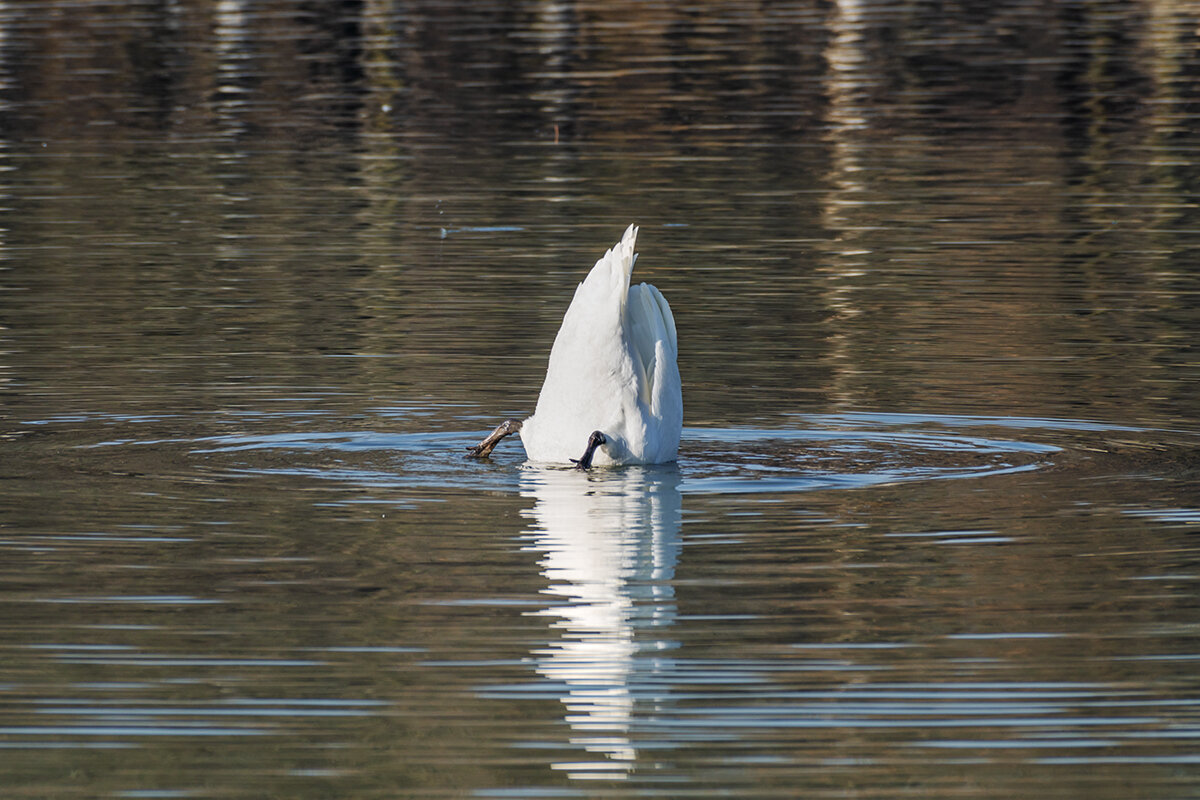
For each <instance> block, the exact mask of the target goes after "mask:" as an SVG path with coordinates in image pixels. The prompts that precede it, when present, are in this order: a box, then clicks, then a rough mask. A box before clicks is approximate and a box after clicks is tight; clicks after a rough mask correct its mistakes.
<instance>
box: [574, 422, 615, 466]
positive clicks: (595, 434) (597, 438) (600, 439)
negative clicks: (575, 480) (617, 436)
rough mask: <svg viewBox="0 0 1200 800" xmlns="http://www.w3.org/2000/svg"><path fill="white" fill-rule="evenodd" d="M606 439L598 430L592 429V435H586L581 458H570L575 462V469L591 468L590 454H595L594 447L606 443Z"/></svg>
mask: <svg viewBox="0 0 1200 800" xmlns="http://www.w3.org/2000/svg"><path fill="white" fill-rule="evenodd" d="M607 442H608V439H606V438H604V434H603V433H601V432H600V431H592V435H591V436H589V437H588V446H587V450H585V451H584V453H583V458H572V459H571V461H572V462H573V463H574V464H575V469H591V468H592V456H594V455H595V454H596V448H597V447H599V446H600V445H602V444H606V443H607Z"/></svg>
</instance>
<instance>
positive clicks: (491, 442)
mask: <svg viewBox="0 0 1200 800" xmlns="http://www.w3.org/2000/svg"><path fill="white" fill-rule="evenodd" d="M520 430H521V420H519V419H506V420H504V422H501V423H500V424H499V425H497V426H496V430H494V431H492V432H491V433H489V434H488V435H487V438H486V439H484V440H483V441H482V442H480V443H479V444H477V445H475V446H474V447H468V448H467V458H487V457H488V456H490V455H491V454H492V451H493V450H495V449H496V445H498V444H500V440H501V439H503V438H504V437H505V436H509V435H511V434H514V433H517V432H518V431H520Z"/></svg>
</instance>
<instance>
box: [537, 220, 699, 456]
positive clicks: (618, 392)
mask: <svg viewBox="0 0 1200 800" xmlns="http://www.w3.org/2000/svg"><path fill="white" fill-rule="evenodd" d="M637 233H638V229H637V228H636V227H635V226H633V225H630V226H629V228H628V229H626V231H625V235H624V236H623V237H621V241H620V242H619V243H617V245H616V246H614V247H613V248H612V249H611V250H609V251H608V252H607V253H605V254H604V257H603V258H601V259H600V260H599V261H597V262H596V266H594V267H592V271H591V272H590V273H588V276H587V278H585V279H584V281H583V283H581V284H579V288H577V289H576V290H575V297H574V298H573V299H572V300H571V305H570V307H569V308H568V309H567V313H566V315H565V316H564V317H563V321H562V327H561V328H559V331H558V335H557V336H556V337H555V339H554V346H553V347H552V348H551V350H550V364H549V366H548V367H547V369H546V381H545V383H543V384H542V392H541V394H540V395H539V396H538V402H537V409H536V410H535V411H534V413H533V416H531V417H530V418H529V419H527V420H525V421H524V423H522V426H521V440H522V442H524V444H525V453H526V455H527V456H528V457H529V460H531V461H538V462H548V463H569V460H570V459H572V458H578V457H579V456H581V455H582V454H583V451H584V449H585V448H586V446H587V441H588V436H589V435H590V434H591V433H592V431H600V432H601V433H603V434H604V435H605V438H606V439H607V440H608V442H607V444H604V445H602V446H601V447H600V449H598V450H597V451H596V454H595V457H594V460H593V463H594V464H663V463H666V462H669V461H674V460H675V457H676V455H677V453H678V451H679V434H680V431H681V429H682V427H683V391H682V387H681V385H680V380H679V366H678V363H677V357H678V345H677V343H676V334H675V319H674V317H672V316H671V307H670V305H668V304H667V300H666V298H665V297H663V296H662V293H661V292H659V291H658V289H656V288H654V287H653V286H651V285H649V284H647V283H642V284H638V285H637V286H632V287H631V286H630V285H629V280H630V276H631V275H632V273H633V265H634V262H635V261H636V260H637V255H636V254H635V253H634V251H633V247H634V243H635V242H636V240H637Z"/></svg>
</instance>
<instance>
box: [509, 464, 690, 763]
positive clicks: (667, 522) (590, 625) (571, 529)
mask: <svg viewBox="0 0 1200 800" xmlns="http://www.w3.org/2000/svg"><path fill="white" fill-rule="evenodd" d="M679 482H680V475H679V472H678V470H677V469H676V468H675V467H674V466H671V467H660V468H630V469H624V470H618V471H613V472H612V473H611V474H609V473H602V474H588V473H583V472H578V471H575V470H553V469H536V470H535V469H531V470H528V471H527V472H525V473H524V474H523V476H522V496H525V497H531V498H533V499H534V501H535V504H534V506H533V508H532V509H531V510H530V511H528V512H526V513H527V516H528V517H529V519H530V534H531V536H532V538H533V544H532V546H531V549H533V550H536V551H538V552H540V553H541V554H542V558H541V560H540V564H541V566H542V574H543V575H544V576H545V578H546V580H547V581H548V583H549V586H548V587H547V588H546V589H545V590H544V593H545V594H546V595H547V596H549V597H552V598H554V600H555V602H554V603H553V604H552V605H550V606H548V607H547V608H545V609H543V610H542V611H541V612H539V613H540V614H542V615H545V616H547V617H551V618H554V620H555V621H554V622H553V623H552V625H551V628H552V629H553V630H554V631H556V632H557V633H558V634H559V636H560V638H558V639H557V640H554V641H551V642H550V643H549V644H548V646H546V647H545V648H541V649H539V650H536V651H535V652H534V657H535V658H536V661H537V669H538V672H539V673H540V674H541V675H542V677H543V678H545V679H546V680H547V681H549V682H550V683H551V684H552V685H553V686H554V687H556V688H555V691H557V692H560V697H561V700H562V703H563V705H564V706H565V707H566V715H565V721H566V723H567V724H568V725H569V726H570V728H571V731H572V735H571V737H570V742H571V744H572V745H574V746H577V747H582V748H583V749H584V750H585V751H586V752H587V753H589V754H591V755H592V756H595V757H593V758H589V759H585V760H576V761H571V762H564V763H556V764H554V768H555V769H559V770H564V771H566V772H567V773H568V774H569V775H570V776H571V777H572V778H579V779H587V778H610V779H611V778H614V777H616V778H623V777H627V776H628V775H629V774H630V773H631V772H632V771H633V770H634V768H635V767H636V764H637V759H638V749H637V743H636V741H635V739H634V737H633V728H634V725H635V719H636V705H637V700H638V696H639V688H638V687H639V685H641V684H644V683H646V682H647V681H648V680H650V679H651V678H652V677H653V676H654V674H656V673H657V672H659V671H661V670H662V669H663V668H664V662H663V661H662V660H661V659H659V658H655V657H651V658H648V659H642V658H639V653H641V652H643V651H649V652H651V653H656V652H659V651H661V650H664V649H667V648H669V647H671V646H672V645H671V643H670V642H669V641H668V640H667V639H666V638H665V634H666V629H667V628H668V627H669V626H670V625H672V624H673V623H674V621H675V595H674V590H673V588H672V586H671V580H672V579H673V577H674V574H675V563H676V561H677V560H678V556H679V547H680V545H679V528H680V520H681V513H682V512H681V500H680V493H679ZM654 683H656V684H657V683H660V682H659V681H654Z"/></svg>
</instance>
